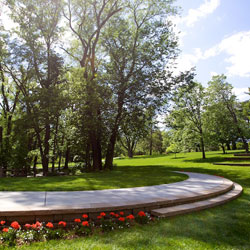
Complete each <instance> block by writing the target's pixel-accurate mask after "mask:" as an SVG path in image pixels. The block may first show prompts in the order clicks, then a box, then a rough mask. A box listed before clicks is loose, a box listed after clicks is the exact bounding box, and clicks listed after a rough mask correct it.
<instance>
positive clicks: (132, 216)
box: [126, 214, 135, 220]
mask: <svg viewBox="0 0 250 250" xmlns="http://www.w3.org/2000/svg"><path fill="white" fill-rule="evenodd" d="M126 218H127V219H129V220H133V219H134V218H135V217H134V215H133V214H130V215H128V216H127V217H126Z"/></svg>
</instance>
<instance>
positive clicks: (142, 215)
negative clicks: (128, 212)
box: [138, 211, 146, 217]
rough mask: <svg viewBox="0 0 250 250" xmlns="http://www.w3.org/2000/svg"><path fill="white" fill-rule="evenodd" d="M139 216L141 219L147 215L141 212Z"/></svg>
mask: <svg viewBox="0 0 250 250" xmlns="http://www.w3.org/2000/svg"><path fill="white" fill-rule="evenodd" d="M138 215H139V216H140V217H144V216H146V214H145V213H144V212H143V211H140V212H139V213H138Z"/></svg>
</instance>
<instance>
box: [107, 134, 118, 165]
mask: <svg viewBox="0 0 250 250" xmlns="http://www.w3.org/2000/svg"><path fill="white" fill-rule="evenodd" d="M116 138H117V130H116V129H114V130H113V133H112V135H111V137H110V141H109V145H108V148H107V153H106V159H105V165H104V169H108V168H109V169H111V168H112V166H113V158H114V151H115V143H116Z"/></svg>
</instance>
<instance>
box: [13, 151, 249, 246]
mask: <svg viewBox="0 0 250 250" xmlns="http://www.w3.org/2000/svg"><path fill="white" fill-rule="evenodd" d="M228 156H230V155H227V156H226V157H228ZM200 157H201V154H200V153H187V154H178V155H177V158H176V159H175V158H174V156H173V155H170V156H164V157H138V158H135V159H120V160H116V163H117V165H118V168H117V171H123V170H126V169H132V170H134V172H135V173H136V172H137V169H141V168H142V169H145V173H147V174H149V175H150V173H151V172H152V173H153V174H152V175H153V176H154V175H156V173H157V172H158V174H159V176H160V175H162V173H163V172H162V171H163V169H164V170H166V171H167V170H186V171H191V172H199V173H208V174H214V175H219V176H224V177H226V178H229V179H231V180H233V181H235V182H237V183H239V184H240V185H242V186H243V188H244V191H243V194H242V195H241V196H240V197H239V198H238V199H236V200H234V201H231V202H229V203H227V204H225V205H222V206H219V207H216V208H212V209H208V210H204V211H200V212H194V213H191V214H187V215H181V216H176V217H172V218H166V219H161V220H159V221H156V222H154V223H150V224H148V225H145V226H135V227H132V228H129V229H126V230H118V231H114V232H111V233H104V234H99V233H95V234H94V235H92V236H89V237H84V238H79V239H74V240H60V241H49V242H44V243H34V244H31V245H30V246H22V247H17V249H32V250H35V249H37V250H38V249H46V250H47V249H48V250H49V249H50V250H58V249H60V250H61V249H62V250H64V249H65V250H66V249H77V250H80V249H88V250H89V249H93V250H98V249H100V250H106V249H107V250H109V249H112V250H123V249H124V250H125V249H126V250H138V249H140V250H142V249H150V250H151V249H153V250H154V249H157V250H158V249H159V250H161V249H170V250H176V249H180V250H182V249H189V250H196V249H198V250H199V249H200V250H204V249H211V250H214V249H228V250H229V249H239V250H241V249H243V250H244V249H245V250H249V249H250V167H232V166H215V165H213V164H212V163H213V162H217V161H222V160H223V159H222V158H223V157H225V156H224V155H222V154H221V152H209V153H207V159H205V160H202V159H200ZM150 169H151V171H150ZM132 172H133V171H132ZM144 177H145V175H142V176H141V178H144ZM159 179H160V177H159Z"/></svg>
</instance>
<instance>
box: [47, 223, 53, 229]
mask: <svg viewBox="0 0 250 250" xmlns="http://www.w3.org/2000/svg"><path fill="white" fill-rule="evenodd" d="M46 227H48V228H53V227H54V225H53V224H52V223H51V222H48V223H47V224H46Z"/></svg>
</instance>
